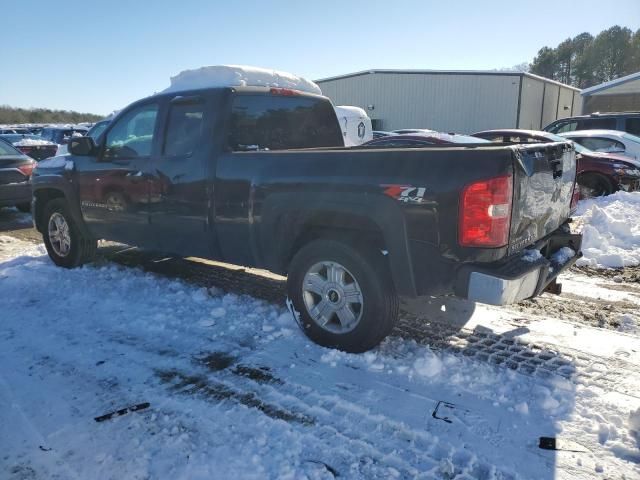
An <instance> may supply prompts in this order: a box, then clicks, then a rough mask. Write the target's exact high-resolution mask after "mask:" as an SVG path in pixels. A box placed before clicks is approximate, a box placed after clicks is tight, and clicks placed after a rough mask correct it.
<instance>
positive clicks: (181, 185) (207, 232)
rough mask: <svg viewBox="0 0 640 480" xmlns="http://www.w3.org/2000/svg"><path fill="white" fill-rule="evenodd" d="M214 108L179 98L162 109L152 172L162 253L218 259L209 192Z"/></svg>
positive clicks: (198, 99)
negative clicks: (210, 222)
mask: <svg viewBox="0 0 640 480" xmlns="http://www.w3.org/2000/svg"><path fill="white" fill-rule="evenodd" d="M211 102H212V99H211V98H210V97H205V96H203V95H195V96H177V97H174V98H173V99H169V101H168V102H167V103H166V105H165V106H164V107H163V113H162V118H163V122H162V127H161V130H162V137H161V139H160V142H159V143H160V151H159V154H158V155H157V156H156V157H154V159H153V161H152V164H151V169H150V171H149V174H150V177H149V178H150V182H149V210H150V213H151V215H150V223H151V228H150V232H151V236H152V237H153V242H154V247H155V248H157V249H158V250H161V251H164V252H170V253H177V254H185V255H193V256H204V257H210V256H214V257H215V256H216V249H215V247H214V242H213V241H212V238H211V235H212V232H211V229H210V228H209V221H208V218H209V215H208V214H209V207H210V206H209V203H208V199H209V195H208V191H207V190H208V185H209V182H208V178H209V171H210V167H212V166H213V157H214V155H213V152H212V143H213V142H212V141H211V140H212V138H213V136H214V135H215V133H216V132H214V131H212V130H213V129H212V128H211V127H210V125H211V124H212V117H214V116H215V111H214V109H213V108H212V105H211ZM220 135H221V132H218V136H220Z"/></svg>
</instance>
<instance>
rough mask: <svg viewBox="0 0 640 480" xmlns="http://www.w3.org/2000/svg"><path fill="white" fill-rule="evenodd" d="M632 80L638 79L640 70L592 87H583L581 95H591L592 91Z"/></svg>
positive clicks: (639, 78)
mask: <svg viewBox="0 0 640 480" xmlns="http://www.w3.org/2000/svg"><path fill="white" fill-rule="evenodd" d="M633 80H640V72H636V73H631V74H629V75H626V76H624V77H620V78H616V79H615V80H609V81H608V82H604V83H601V84H600V85H595V86H593V87H589V88H585V89H584V90H582V93H581V94H582V95H591V94H592V93H595V92H599V91H600V90H605V89H607V88H611V87H615V86H616V85H622V84H623V83H627V82H631V81H633Z"/></svg>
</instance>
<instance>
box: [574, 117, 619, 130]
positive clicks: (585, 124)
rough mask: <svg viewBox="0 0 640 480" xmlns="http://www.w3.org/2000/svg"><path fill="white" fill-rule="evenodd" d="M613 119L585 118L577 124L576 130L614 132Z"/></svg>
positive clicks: (614, 123)
mask: <svg viewBox="0 0 640 480" xmlns="http://www.w3.org/2000/svg"><path fill="white" fill-rule="evenodd" d="M615 129H616V119H615V118H585V119H583V120H580V122H578V130H615ZM574 130H575V129H574Z"/></svg>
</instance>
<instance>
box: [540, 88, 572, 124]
mask: <svg viewBox="0 0 640 480" xmlns="http://www.w3.org/2000/svg"><path fill="white" fill-rule="evenodd" d="M573 92H574V91H573V90H570V89H568V88H563V87H560V98H559V99H558V113H557V115H556V119H559V118H567V117H570V116H571V107H572V105H573ZM543 126H545V125H543Z"/></svg>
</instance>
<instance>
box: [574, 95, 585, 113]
mask: <svg viewBox="0 0 640 480" xmlns="http://www.w3.org/2000/svg"><path fill="white" fill-rule="evenodd" d="M583 100H584V99H583V98H582V95H580V92H573V113H572V115H582V113H583V111H582V108H583V105H584V102H583Z"/></svg>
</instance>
